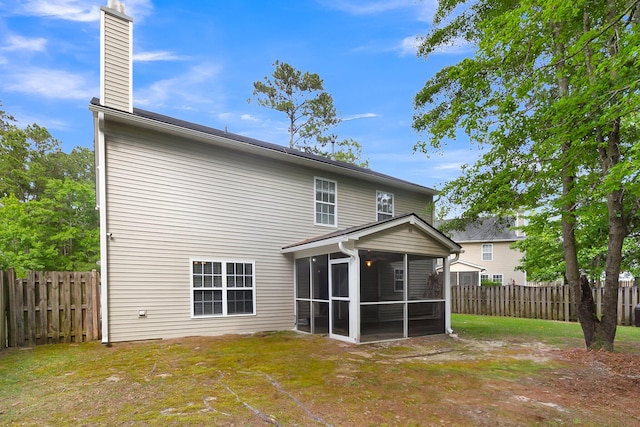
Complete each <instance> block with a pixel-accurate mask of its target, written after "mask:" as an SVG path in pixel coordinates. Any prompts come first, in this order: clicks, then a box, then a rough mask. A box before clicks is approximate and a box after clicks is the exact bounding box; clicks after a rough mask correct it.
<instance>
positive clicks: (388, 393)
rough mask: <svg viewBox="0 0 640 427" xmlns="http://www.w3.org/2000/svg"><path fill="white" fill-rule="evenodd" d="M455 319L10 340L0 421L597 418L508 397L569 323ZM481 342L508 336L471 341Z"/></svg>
mask: <svg viewBox="0 0 640 427" xmlns="http://www.w3.org/2000/svg"><path fill="white" fill-rule="evenodd" d="M452 326H453V329H454V332H455V333H456V334H458V336H459V337H460V338H462V340H455V339H451V338H449V337H446V336H435V337H427V338H417V339H412V340H400V341H394V342H389V343H382V344H366V345H361V346H355V345H350V344H345V343H341V342H338V341H335V340H331V339H328V338H327V337H321V336H311V335H302V334H296V333H294V332H277V333H265V334H256V335H251V336H249V335H247V336H223V337H202V338H197V337H196V338H185V339H182V340H180V339H178V340H166V341H151V342H138V343H116V344H114V345H113V346H111V347H106V346H103V345H101V344H100V343H97V342H93V343H82V344H56V345H43V346H38V347H35V348H24V349H7V350H3V351H1V352H0V424H3V425H28V426H31V425H92V426H93V425H124V424H126V425H145V426H146V425H242V426H252V425H268V424H269V423H270V421H268V420H266V419H264V418H263V417H262V416H266V417H267V418H268V417H272V418H273V420H277V424H276V425H323V422H324V423H325V425H336V426H337V425H355V426H360V425H367V426H368V425H372V426H373V425H375V426H384V425H389V426H390V425H402V426H405V425H441V424H442V423H444V424H446V425H489V424H483V422H482V420H484V419H487V420H499V421H500V423H502V425H516V424H517V425H549V424H554V423H556V424H557V423H558V421H557V420H561V422H560V424H566V423H569V424H575V423H581V424H582V425H598V423H599V422H601V421H602V420H605V421H606V420H608V418H607V417H608V411H609V409H608V407H603V408H596V409H593V408H592V409H590V410H589V411H590V412H584V411H583V410H582V409H580V408H578V409H575V410H573V409H567V410H566V412H560V413H553V412H550V411H549V408H548V407H545V406H540V405H534V404H533V403H531V402H529V403H523V402H521V401H514V402H513V404H511V403H510V402H511V401H510V399H511V396H513V395H522V394H526V393H528V392H529V390H531V389H532V387H533V386H532V383H531V382H532V381H534V379H535V378H541V379H540V380H539V381H534V382H535V386H537V387H542V388H545V387H548V384H550V381H552V380H550V378H553V376H554V375H555V374H554V372H556V370H558V369H567V368H568V367H570V365H567V362H564V361H562V360H551V359H548V358H543V359H541V360H538V359H535V358H530V357H529V356H531V355H534V354H533V353H535V352H536V351H537V350H536V349H535V347H534V346H532V347H531V348H529V347H528V343H532V344H535V343H544V344H546V345H549V346H552V347H557V348H571V347H573V348H583V347H584V343H583V340H582V336H581V331H580V326H579V325H577V324H574V323H565V322H553V321H544V320H533V319H518V318H504V317H489V316H473V315H454V316H453V317H452ZM484 341H486V342H493V341H502V342H505V343H506V344H505V345H504V346H498V347H491V346H483V345H476V344H474V343H479V342H484ZM616 349H617V350H619V351H621V352H628V353H633V352H635V353H640V328H631V327H619V328H618V339H617V341H616ZM518 352H520V353H518ZM534 356H535V355H534ZM545 390H546V389H545ZM543 393H544V394H543V395H544V396H546V395H547V393H549V392H547V391H543ZM558 393H560V392H559V391H557V390H553V394H554V395H557V394H558ZM496 402H500V404H497V403H496ZM532 402H533V400H532ZM252 408H253V409H252ZM425 408H426V409H425ZM254 409H256V410H257V411H258V412H256V411H254ZM427 409H428V410H427ZM594 411H596V412H594ZM258 414H262V416H260V415H258ZM309 414H313V415H314V416H317V417H318V418H321V419H322V420H324V421H322V422H321V421H318V420H314V418H312V416H311V415H309ZM477 414H480V415H477ZM487 416H490V417H489V418H486V417H487ZM476 417H478V418H476ZM614 421H615V420H614ZM638 421H639V422H640V417H639V418H638ZM513 422H515V423H516V424H513ZM607 422H608V421H607ZM272 424H273V423H272ZM609 425H614V426H615V425H624V424H616V422H609Z"/></svg>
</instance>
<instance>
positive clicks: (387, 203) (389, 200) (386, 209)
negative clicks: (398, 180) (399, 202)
mask: <svg viewBox="0 0 640 427" xmlns="http://www.w3.org/2000/svg"><path fill="white" fill-rule="evenodd" d="M376 200H377V212H378V221H381V220H383V219H389V218H393V194H391V193H387V192H385V191H377V192H376Z"/></svg>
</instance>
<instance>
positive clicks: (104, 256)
mask: <svg viewBox="0 0 640 427" xmlns="http://www.w3.org/2000/svg"><path fill="white" fill-rule="evenodd" d="M95 127H96V160H97V164H96V174H97V181H98V186H97V187H98V188H97V192H98V194H97V201H98V205H97V206H96V209H98V211H99V213H100V311H101V313H100V315H101V318H102V344H106V345H109V298H108V296H109V285H108V283H109V281H108V270H109V267H108V262H107V260H108V250H107V249H108V242H109V239H110V238H111V233H109V232H108V231H107V185H106V179H107V174H106V155H105V138H104V113H101V112H99V113H98V114H97V118H96V123H95Z"/></svg>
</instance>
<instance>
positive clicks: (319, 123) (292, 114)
mask: <svg viewBox="0 0 640 427" xmlns="http://www.w3.org/2000/svg"><path fill="white" fill-rule="evenodd" d="M273 65H274V67H275V69H274V71H273V73H272V75H271V76H270V77H265V78H264V79H263V80H261V81H256V82H254V83H253V96H254V97H255V100H256V102H257V103H258V105H260V106H262V107H267V108H271V109H273V110H276V111H280V112H283V113H285V114H286V116H287V119H288V123H289V126H288V130H289V148H295V149H299V150H302V151H305V152H308V153H313V154H317V155H320V156H325V157H332V156H333V157H335V158H336V159H337V160H341V161H347V162H350V163H353V164H357V165H359V166H362V167H367V166H368V161H366V160H361V153H362V146H361V145H360V144H359V143H358V142H357V141H354V140H352V139H345V140H343V141H340V142H336V141H337V136H336V135H333V134H331V135H327V132H328V131H329V130H330V129H332V128H334V127H335V126H337V125H338V124H339V123H340V122H341V121H342V119H341V118H340V117H339V115H338V113H337V111H336V108H335V107H334V105H333V97H332V96H331V95H330V94H329V93H328V92H326V91H325V90H324V82H323V81H322V79H321V78H320V76H319V75H318V74H316V73H309V72H307V71H305V72H304V73H303V72H302V71H300V70H297V69H295V68H294V67H292V66H291V65H289V64H287V63H286V62H280V61H276V62H275V63H274V64H273ZM249 101H251V100H249ZM329 144H331V148H328V147H327V146H328V145H329ZM335 145H337V148H338V151H334V150H335V148H336V147H335ZM329 150H331V151H329Z"/></svg>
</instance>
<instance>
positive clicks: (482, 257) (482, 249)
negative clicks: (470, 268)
mask: <svg viewBox="0 0 640 427" xmlns="http://www.w3.org/2000/svg"><path fill="white" fill-rule="evenodd" d="M485 246H487V247H489V248H490V249H491V251H490V252H485V251H484V247H485ZM485 254H488V255H489V259H484V255H485ZM480 259H481V260H482V261H493V243H483V244H482V245H481V246H480Z"/></svg>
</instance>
